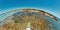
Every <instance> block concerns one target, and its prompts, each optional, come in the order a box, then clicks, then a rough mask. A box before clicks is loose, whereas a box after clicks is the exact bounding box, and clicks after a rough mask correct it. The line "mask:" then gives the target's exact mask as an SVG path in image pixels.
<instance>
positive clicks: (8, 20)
mask: <svg viewBox="0 0 60 30" xmlns="http://www.w3.org/2000/svg"><path fill="white" fill-rule="evenodd" d="M59 20H60V19H59V18H57V17H56V16H54V15H52V14H50V13H48V12H45V11H42V10H37V9H16V10H12V11H9V12H6V13H3V14H0V29H1V30H9V29H11V30H26V28H27V27H28V28H31V30H59V29H60V27H59V25H60V24H59V23H58V22H59Z"/></svg>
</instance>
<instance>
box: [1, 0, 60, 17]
mask: <svg viewBox="0 0 60 30" xmlns="http://www.w3.org/2000/svg"><path fill="white" fill-rule="evenodd" d="M59 1H60V0H0V13H2V12H5V11H7V10H9V9H14V8H23V7H27V8H28V7H30V8H37V9H43V10H45V11H47V12H49V13H51V14H53V15H55V16H57V17H59V18H60V2H59Z"/></svg>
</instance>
